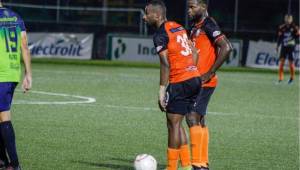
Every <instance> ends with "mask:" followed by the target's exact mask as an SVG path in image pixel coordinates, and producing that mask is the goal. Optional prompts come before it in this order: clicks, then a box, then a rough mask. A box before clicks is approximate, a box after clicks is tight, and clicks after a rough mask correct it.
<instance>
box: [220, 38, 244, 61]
mask: <svg viewBox="0 0 300 170" xmlns="http://www.w3.org/2000/svg"><path fill="white" fill-rule="evenodd" d="M230 42H231V45H232V47H233V50H232V52H231V53H230V56H229V58H228V59H227V60H226V61H225V62H224V64H223V65H222V67H237V66H239V65H240V59H241V56H242V48H243V41H242V40H230Z"/></svg>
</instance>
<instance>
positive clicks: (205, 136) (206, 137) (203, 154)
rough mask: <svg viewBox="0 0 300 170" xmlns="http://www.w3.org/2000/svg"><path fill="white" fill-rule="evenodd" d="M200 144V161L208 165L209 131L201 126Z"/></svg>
mask: <svg viewBox="0 0 300 170" xmlns="http://www.w3.org/2000/svg"><path fill="white" fill-rule="evenodd" d="M202 135H203V136H202V145H201V157H200V158H201V163H205V164H206V166H207V165H208V143H209V132H208V128H207V127H204V128H202Z"/></svg>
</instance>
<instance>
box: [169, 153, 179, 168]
mask: <svg viewBox="0 0 300 170" xmlns="http://www.w3.org/2000/svg"><path fill="white" fill-rule="evenodd" d="M179 152H180V150H179V149H172V148H168V167H167V170H177V161H178V158H179Z"/></svg>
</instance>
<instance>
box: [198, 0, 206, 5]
mask: <svg viewBox="0 0 300 170" xmlns="http://www.w3.org/2000/svg"><path fill="white" fill-rule="evenodd" d="M197 1H198V3H199V4H207V0H197Z"/></svg>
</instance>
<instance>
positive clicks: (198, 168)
mask: <svg viewBox="0 0 300 170" xmlns="http://www.w3.org/2000/svg"><path fill="white" fill-rule="evenodd" d="M193 170H209V168H208V167H203V166H201V167H198V166H194V165H193Z"/></svg>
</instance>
